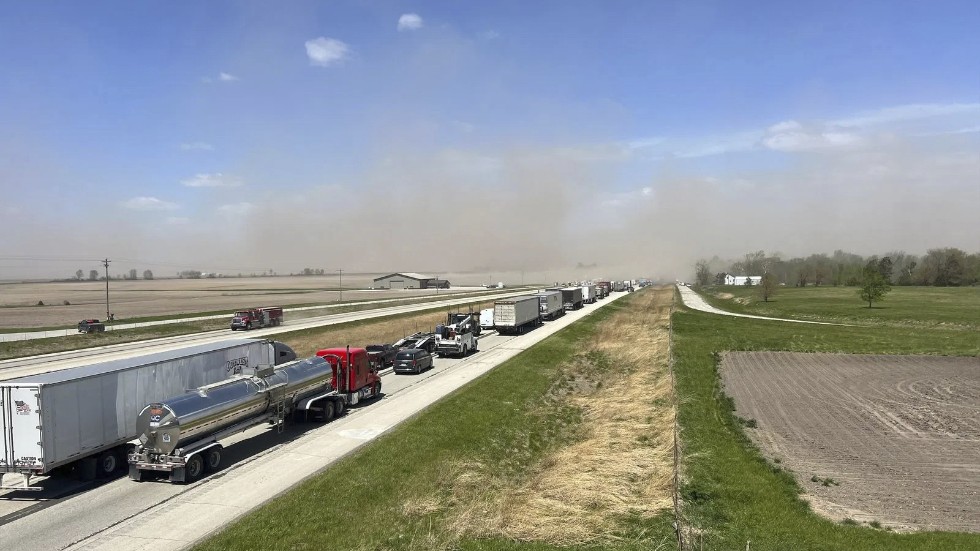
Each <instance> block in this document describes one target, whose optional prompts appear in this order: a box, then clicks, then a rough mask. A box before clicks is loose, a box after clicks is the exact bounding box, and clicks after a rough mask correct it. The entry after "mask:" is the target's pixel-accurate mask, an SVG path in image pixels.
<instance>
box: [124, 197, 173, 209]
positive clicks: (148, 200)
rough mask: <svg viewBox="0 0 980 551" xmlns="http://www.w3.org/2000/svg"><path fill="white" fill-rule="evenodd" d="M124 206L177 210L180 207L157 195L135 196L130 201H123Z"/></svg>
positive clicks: (128, 207) (129, 207)
mask: <svg viewBox="0 0 980 551" xmlns="http://www.w3.org/2000/svg"><path fill="white" fill-rule="evenodd" d="M121 204H122V206H123V207H125V208H127V209H131V210H144V211H145V210H176V209H178V208H180V207H179V206H178V205H177V203H171V202H169V201H163V200H161V199H157V198H156V197H133V198H132V199H129V200H128V201H123V202H122V203H121Z"/></svg>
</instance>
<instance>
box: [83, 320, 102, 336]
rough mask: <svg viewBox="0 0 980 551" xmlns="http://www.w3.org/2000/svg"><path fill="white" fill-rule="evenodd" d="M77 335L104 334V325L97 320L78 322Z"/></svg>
mask: <svg viewBox="0 0 980 551" xmlns="http://www.w3.org/2000/svg"><path fill="white" fill-rule="evenodd" d="M78 332H79V333H104V332H105V324H104V323H102V322H101V321H99V320H82V321H80V322H78Z"/></svg>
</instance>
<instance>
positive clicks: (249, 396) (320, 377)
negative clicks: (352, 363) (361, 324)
mask: <svg viewBox="0 0 980 551" xmlns="http://www.w3.org/2000/svg"><path fill="white" fill-rule="evenodd" d="M334 376H335V375H334V368H333V366H332V365H331V363H330V362H328V361H327V360H326V359H324V358H321V357H318V356H314V357H312V358H308V359H305V360H299V361H295V362H291V363H288V364H284V365H282V366H279V367H277V368H275V369H264V370H257V371H256V373H255V374H254V375H251V376H249V375H239V376H237V377H236V378H233V379H230V380H227V381H222V382H219V383H215V384H211V385H206V386H203V387H200V388H198V389H197V390H193V391H190V392H187V393H184V394H181V395H178V396H176V397H173V398H170V399H167V400H163V401H161V402H154V403H151V404H149V405H148V406H146V407H144V408H143V410H142V411H141V412H140V414H139V418H138V420H137V428H138V429H139V433H140V436H139V442H140V443H139V445H138V446H137V447H136V449H135V450H134V451H133V453H131V454H129V477H130V478H132V479H133V480H137V481H138V480H141V479H142V477H143V475H144V474H145V473H147V472H156V473H166V474H168V475H169V479H170V481H171V482H192V481H194V480H196V479H197V478H200V476H201V475H202V474H204V473H205V472H209V471H214V470H217V469H218V468H220V466H221V449H222V446H221V443H220V441H221V440H222V439H223V438H226V437H228V436H231V435H232V434H236V433H239V432H242V431H244V430H246V429H248V428H250V427H253V426H255V425H259V424H262V423H268V424H270V425H274V426H276V428H277V430H278V431H279V432H282V430H283V424H284V422H285V419H286V416H287V415H290V414H292V415H304V416H305V414H306V410H309V409H311V408H312V407H313V406H318V405H320V402H322V401H323V400H328V399H333V398H334V397H336V395H337V392H336V390H335V389H334V388H333V386H332V385H331V379H332V378H333V377H334ZM320 407H322V405H320ZM331 409H332V408H331Z"/></svg>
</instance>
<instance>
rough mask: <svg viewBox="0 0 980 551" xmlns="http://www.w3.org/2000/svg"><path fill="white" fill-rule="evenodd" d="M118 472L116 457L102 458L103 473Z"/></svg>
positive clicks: (110, 455)
mask: <svg viewBox="0 0 980 551" xmlns="http://www.w3.org/2000/svg"><path fill="white" fill-rule="evenodd" d="M115 470H116V456H115V455H112V454H109V455H107V456H105V457H103V458H102V472H104V473H107V474H108V473H111V472H114V471H115Z"/></svg>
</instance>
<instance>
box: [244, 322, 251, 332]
mask: <svg viewBox="0 0 980 551" xmlns="http://www.w3.org/2000/svg"><path fill="white" fill-rule="evenodd" d="M251 329H252V324H251V323H246V324H245V330H246V331H250V330H251Z"/></svg>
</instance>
